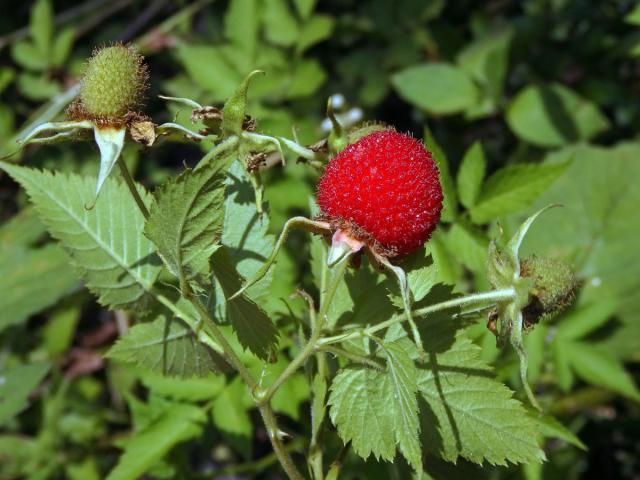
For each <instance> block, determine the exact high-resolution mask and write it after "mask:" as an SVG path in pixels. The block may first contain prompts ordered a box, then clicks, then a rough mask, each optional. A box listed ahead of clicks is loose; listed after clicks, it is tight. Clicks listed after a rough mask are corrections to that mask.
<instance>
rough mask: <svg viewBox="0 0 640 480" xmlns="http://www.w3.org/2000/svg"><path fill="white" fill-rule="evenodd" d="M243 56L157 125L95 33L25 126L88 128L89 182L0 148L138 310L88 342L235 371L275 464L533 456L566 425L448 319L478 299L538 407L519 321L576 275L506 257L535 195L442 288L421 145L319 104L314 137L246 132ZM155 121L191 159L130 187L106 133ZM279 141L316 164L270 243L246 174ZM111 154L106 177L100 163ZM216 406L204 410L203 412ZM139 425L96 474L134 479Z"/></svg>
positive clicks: (143, 465)
mask: <svg viewBox="0 0 640 480" xmlns="http://www.w3.org/2000/svg"><path fill="white" fill-rule="evenodd" d="M257 73H258V72H252V73H251V74H249V75H248V76H247V78H246V79H245V80H244V82H242V83H241V85H239V87H238V89H237V91H236V93H235V94H234V95H233V96H232V97H231V98H230V99H229V100H228V101H227V102H226V103H225V104H224V106H223V107H222V108H221V109H219V108H216V107H213V106H202V105H200V104H198V103H196V102H195V101H193V100H190V99H186V98H169V97H165V98H168V99H169V100H171V101H177V102H180V103H182V104H183V105H187V106H189V107H191V108H192V110H193V115H192V118H193V119H194V121H198V122H202V123H203V124H204V125H205V127H204V128H202V129H201V130H200V131H198V132H195V131H190V130H188V129H186V128H184V127H181V126H178V125H175V124H163V125H156V124H154V123H153V121H152V120H151V119H149V118H147V117H145V116H144V114H142V113H141V112H140V111H139V109H140V106H141V104H142V99H141V95H142V93H143V92H144V91H145V89H146V85H147V82H148V72H147V69H146V67H145V66H144V62H143V59H142V58H141V57H140V56H139V55H138V54H137V53H135V51H134V50H132V48H131V47H128V46H124V45H114V46H110V47H105V48H103V49H99V50H97V51H96V52H95V53H94V55H93V57H92V58H91V59H90V60H89V61H88V63H87V66H86V71H85V74H84V77H83V80H82V87H81V90H80V94H79V96H78V98H77V99H76V100H75V101H74V102H73V103H72V105H71V106H70V108H69V110H68V115H69V117H70V119H69V121H66V122H59V123H48V124H44V125H41V126H39V127H37V128H36V129H35V130H34V131H33V132H32V133H31V134H30V135H29V136H28V137H27V138H26V139H25V140H24V143H29V142H31V143H33V142H38V143H43V142H48V141H57V140H60V139H66V138H74V137H76V136H77V135H82V133H83V132H84V131H85V130H88V129H92V130H93V132H94V136H95V139H96V142H97V144H98V146H99V148H100V155H101V162H100V168H99V174H98V184H97V189H96V187H95V183H96V182H95V179H92V178H86V177H81V176H79V175H76V174H62V173H59V172H50V171H40V170H35V169H32V168H28V167H21V166H16V165H12V164H9V163H6V162H2V163H0V168H2V169H3V170H4V171H6V172H7V173H8V174H9V175H10V176H11V177H13V178H14V179H15V180H16V181H17V182H18V183H20V184H21V185H22V186H23V187H24V189H25V190H26V191H27V193H28V195H29V198H30V200H31V202H32V203H33V204H34V206H35V209H36V211H37V212H38V214H39V216H40V218H41V220H42V222H43V223H44V224H45V225H46V227H47V229H48V230H49V232H50V234H51V236H52V237H53V238H55V239H56V240H57V241H59V242H60V244H61V245H62V246H63V247H64V248H65V250H66V252H67V253H68V255H69V257H70V259H71V261H72V263H73V265H74V267H75V268H76V270H77V271H78V273H79V274H80V275H81V276H82V278H83V279H84V282H85V284H86V286H87V287H88V288H89V290H90V291H91V292H93V294H94V295H95V296H96V297H97V298H98V301H99V302H100V303H101V304H102V305H104V306H106V307H108V308H111V309H126V310H129V311H131V312H132V314H133V315H135V317H136V318H137V319H138V320H139V322H138V323H137V324H136V325H135V326H133V327H132V328H131V329H130V330H129V331H128V332H127V333H126V334H125V335H124V336H123V337H122V338H121V339H119V340H118V342H117V343H116V344H115V345H114V346H113V347H112V348H111V350H110V351H109V352H108V353H107V356H108V357H109V358H111V359H113V361H119V362H124V363H133V364H135V365H137V366H138V367H139V368H140V369H143V370H147V371H153V372H156V373H160V374H162V375H164V376H174V377H175V376H178V377H194V376H198V377H205V378H211V377H210V375H211V374H212V373H213V374H215V375H217V376H218V377H223V378H224V380H223V381H224V382H226V383H227V384H229V385H244V387H245V388H244V389H241V390H239V392H240V393H239V394H238V396H239V397H238V396H236V397H230V398H229V401H234V398H242V401H247V402H251V405H253V406H254V407H255V408H256V409H257V411H258V412H259V414H260V417H261V419H262V422H263V423H264V427H265V429H266V432H267V434H268V437H269V440H270V442H271V445H272V447H273V450H274V453H275V455H276V457H277V460H278V461H279V463H280V465H281V467H282V469H283V470H284V472H286V475H287V476H288V477H289V478H292V479H301V478H308V477H311V478H313V479H315V480H318V479H335V478H338V476H339V475H340V474H341V471H342V468H343V466H344V465H346V464H348V463H353V462H355V461H356V459H357V458H358V457H360V458H362V459H364V460H367V459H368V458H369V457H370V456H371V455H372V454H373V456H374V457H375V458H376V459H382V460H385V461H389V462H391V461H393V460H394V458H396V453H397V450H399V452H400V454H401V458H399V459H398V461H397V462H394V463H395V465H396V467H397V469H398V472H404V473H399V475H400V478H406V477H408V476H409V475H410V473H409V472H410V471H411V472H413V473H412V474H413V475H414V476H415V478H422V476H423V473H424V472H429V471H430V469H431V468H432V465H435V464H436V463H437V462H439V461H440V460H438V458H440V459H443V460H446V461H449V462H454V463H455V462H456V461H457V460H458V459H459V458H463V459H466V460H468V461H470V462H475V463H478V464H482V463H483V462H487V463H489V464H495V465H506V464H507V463H509V462H511V463H523V464H528V463H535V462H540V461H543V460H544V458H545V455H544V452H543V450H542V449H541V439H542V437H543V436H560V437H562V438H574V437H573V436H572V434H571V432H569V431H567V430H565V429H564V428H563V427H562V426H561V425H560V424H559V423H558V422H555V421H554V420H553V419H552V418H551V417H549V416H548V415H545V414H543V413H541V412H539V411H534V410H533V409H529V408H527V407H525V406H524V405H523V404H522V403H521V402H520V401H518V400H517V399H515V398H513V392H512V391H511V390H510V389H509V388H508V387H507V386H506V385H504V384H503V383H501V382H499V381H498V380H496V379H495V378H494V375H493V373H492V369H491V367H490V366H489V365H488V364H487V363H486V362H485V361H484V360H482V358H481V356H480V353H481V352H480V348H479V347H478V346H476V345H475V344H474V343H473V342H472V341H471V340H470V339H469V338H468V337H467V336H466V333H465V331H466V327H468V326H469V325H470V324H473V323H476V322H477V321H478V319H486V318H487V316H488V319H489V327H490V329H491V330H492V331H493V332H494V333H496V335H497V336H498V342H499V344H504V343H506V342H509V343H510V344H511V345H513V347H514V348H515V350H516V352H517V354H518V356H519V358H520V364H521V373H522V375H521V378H522V381H523V383H524V390H525V392H526V394H527V396H528V398H529V401H530V402H531V403H532V404H533V405H535V406H537V403H536V400H535V398H534V396H533V393H532V392H531V391H530V389H529V387H528V386H527V383H526V368H527V361H526V351H525V349H524V347H523V343H522V336H523V333H525V332H526V331H527V330H528V329H531V328H533V327H534V326H535V324H536V323H537V322H539V321H544V320H545V319H546V318H548V317H549V316H550V315H552V314H554V313H555V312H556V311H558V310H559V309H561V308H562V307H564V306H566V305H567V304H568V303H569V302H570V301H571V299H572V297H573V294H574V290H575V288H576V281H575V280H574V278H573V274H572V272H571V270H570V268H569V267H568V266H566V265H564V264H563V263H560V262H559V261H557V260H549V259H545V258H543V257H531V258H524V259H521V258H520V257H519V249H520V245H521V243H522V240H523V238H524V236H525V234H526V233H527V230H528V229H529V228H530V227H531V225H532V223H533V221H534V220H535V218H536V217H537V216H538V215H539V214H540V213H541V211H540V212H537V213H535V214H534V215H532V216H531V217H530V218H529V219H528V220H526V221H525V222H524V223H523V224H522V226H520V228H519V229H518V230H517V231H516V233H515V235H514V236H513V238H511V239H510V240H509V241H508V242H507V243H506V244H505V245H504V246H502V247H500V246H498V244H497V243H496V242H492V243H491V245H490V248H489V255H488V258H489V260H488V263H487V271H486V277H487V279H488V281H489V283H490V284H491V285H492V287H493V288H492V289H490V290H487V291H483V292H477V293H468V294H462V293H459V292H451V291H450V290H448V289H447V288H445V287H443V286H441V285H437V278H438V277H437V265H436V264H434V263H433V262H432V261H431V258H430V256H429V255H427V253H426V250H425V247H424V245H425V243H427V244H428V241H429V238H430V236H431V234H432V233H433V231H434V229H436V228H437V224H438V221H439V219H440V215H441V210H442V206H443V200H446V198H443V188H442V186H441V182H440V174H439V171H438V167H437V165H436V163H435V162H434V160H433V159H432V155H431V153H430V152H429V150H428V148H427V147H428V145H427V147H425V146H424V145H423V144H422V143H421V142H419V141H418V140H416V139H414V138H412V137H411V136H409V135H405V134H402V133H399V132H397V131H395V130H394V129H393V128H390V127H387V126H384V125H377V124H373V125H364V126H361V127H356V128H354V129H350V130H346V129H344V128H342V127H341V126H340V125H339V123H338V122H337V121H336V120H335V117H333V114H332V112H331V108H329V115H330V117H331V118H332V120H333V122H334V128H333V131H332V132H331V134H330V135H329V137H328V139H327V141H326V142H320V143H318V144H315V146H314V147H313V148H311V147H305V146H302V145H299V144H298V142H297V141H295V140H289V139H286V138H282V137H273V136H269V135H265V134H261V133H258V131H257V124H256V122H255V121H254V119H252V118H251V117H249V116H248V115H247V93H248V89H249V84H250V82H251V81H252V79H253V78H254V77H255V75H256V74H257ZM211 81H212V82H215V78H212V79H211ZM170 131H172V132H178V133H181V134H184V135H185V136H186V137H187V138H188V139H191V140H194V141H201V140H206V141H207V142H210V143H211V144H212V145H213V146H212V147H211V148H210V149H209V150H208V151H207V152H206V153H205V155H204V156H203V157H202V159H201V160H200V161H199V162H198V163H197V165H196V166H195V167H193V168H185V169H184V171H183V172H181V173H180V174H179V175H178V176H177V177H175V178H170V179H168V180H167V181H166V182H165V183H164V184H162V185H160V186H158V187H157V188H156V189H155V190H154V191H153V192H151V193H149V192H147V191H146V190H145V188H144V187H143V186H141V185H140V184H138V183H137V182H135V180H134V179H133V178H132V176H131V175H130V173H129V171H128V170H127V166H126V164H125V163H124V161H122V159H121V157H120V152H121V150H122V146H123V144H124V142H125V140H126V139H127V138H129V137H130V138H132V139H133V140H135V141H138V142H141V143H144V144H145V145H147V146H152V145H155V143H156V142H155V140H156V138H160V137H162V136H164V135H166V134H167V133H168V132H170ZM43 132H56V133H54V134H53V135H51V136H49V137H44V138H43V137H40V136H39V135H40V134H41V133H43ZM285 151H290V152H292V153H293V154H294V155H295V156H297V157H299V158H300V159H301V160H302V161H303V162H306V163H307V164H308V165H309V168H311V169H320V170H322V174H321V175H322V176H321V177H320V179H319V182H318V192H317V193H318V195H317V206H316V205H315V204H313V202H312V206H311V209H312V213H311V215H310V216H309V217H302V216H299V217H293V218H291V219H289V220H288V221H287V222H286V224H285V226H284V229H283V231H282V233H281V235H280V237H279V238H278V240H277V241H276V242H273V239H272V237H271V235H270V234H269V233H268V222H269V211H268V208H266V206H265V205H264V201H263V191H264V189H265V185H264V182H263V181H262V174H263V173H264V170H265V168H267V165H265V164H264V163H265V158H266V157H267V155H278V156H279V158H280V159H281V163H282V165H284V164H285V161H284V160H285V153H284V152H285ZM115 163H118V164H119V166H120V172H121V177H122V179H119V178H115V176H114V175H110V172H111V170H112V168H113V166H114V165H115ZM278 164H279V163H271V165H272V166H273V165H278ZM285 172H286V167H285ZM266 188H267V189H268V185H267V186H266ZM98 193H100V195H99V196H98V195H97V194H98ZM293 228H302V229H304V230H307V231H310V232H312V233H313V235H312V239H311V252H312V255H311V257H312V258H311V270H312V275H313V278H314V282H315V289H316V291H309V292H307V291H304V290H302V289H300V290H298V291H297V292H290V293H291V294H295V295H296V297H297V298H300V299H302V300H303V301H304V303H305V305H306V309H305V310H304V313H303V314H302V315H295V314H293V313H292V314H291V315H289V316H283V315H276V314H273V313H272V312H273V309H271V308H269V307H267V306H266V301H265V298H266V297H268V296H269V285H270V280H271V279H272V276H273V273H272V266H273V264H274V263H275V262H276V260H277V259H278V252H279V251H280V249H281V247H282V246H283V244H284V243H285V241H286V238H287V234H288V232H289V231H290V230H291V229H293ZM256 252H259V253H258V254H256ZM255 257H257V261H256V258H255ZM247 260H251V262H250V263H248V262H247ZM293 382H295V383H297V384H300V383H301V384H303V385H304V388H305V389H306V390H307V391H308V392H309V393H310V398H311V400H310V402H309V404H308V405H307V407H308V408H307V413H305V414H304V415H303V416H302V418H301V420H300V422H301V424H302V426H301V427H300V428H299V429H298V431H296V432H292V431H290V428H289V427H290V425H289V424H287V426H286V427H285V426H283V422H282V418H280V416H279V415H278V414H277V413H280V414H282V412H283V409H282V402H283V399H284V400H287V395H289V394H290V392H291V390H287V389H288V388H289V386H290V385H291V383H293ZM217 405H218V403H217V400H216V402H207V403H206V404H205V406H204V407H203V408H204V409H205V410H211V411H212V415H213V416H214V417H215V416H216V411H215V409H216V408H218V407H217ZM538 408H539V409H540V410H542V411H543V410H544V408H541V407H538ZM185 412H186V413H185ZM289 412H290V410H289ZM167 415H169V416H171V415H172V411H171V410H169V411H168V412H167ZM173 415H176V416H177V417H175V418H181V419H182V420H181V422H182V421H183V423H179V422H178V421H177V420H176V421H175V422H176V423H166V424H163V427H162V428H166V429H173V428H174V427H175V428H178V427H179V428H184V437H181V438H184V439H188V438H192V436H193V435H192V434H191V433H188V432H191V431H192V429H193V428H195V429H196V431H199V430H198V428H196V426H198V425H201V424H203V423H205V422H206V419H205V418H203V417H202V415H201V410H197V411H195V412H194V411H193V410H189V409H188V408H187V407H185V406H184V405H182V406H181V407H180V408H179V412H178V411H176V412H174V413H173ZM149 421H151V420H149ZM162 428H160V427H158V431H159V432H160V434H161V432H162V431H164V430H162ZM152 441H154V440H152ZM140 442H141V441H138V442H136V441H135V440H131V441H130V442H129V443H126V444H125V447H124V448H125V453H124V454H123V455H122V457H121V458H120V461H119V462H118V464H117V465H116V466H115V467H114V469H113V470H112V472H111V474H110V477H109V478H137V477H138V476H140V475H142V474H143V473H145V471H147V470H148V469H149V468H150V467H151V466H153V464H154V462H158V461H159V460H160V459H161V458H162V455H163V454H166V453H168V451H169V449H170V445H169V446H167V448H166V449H164V450H162V449H160V450H159V452H160V456H159V457H153V458H138V457H137V455H138V452H139V450H137V449H139V448H141V447H140ZM134 459H135V460H134Z"/></svg>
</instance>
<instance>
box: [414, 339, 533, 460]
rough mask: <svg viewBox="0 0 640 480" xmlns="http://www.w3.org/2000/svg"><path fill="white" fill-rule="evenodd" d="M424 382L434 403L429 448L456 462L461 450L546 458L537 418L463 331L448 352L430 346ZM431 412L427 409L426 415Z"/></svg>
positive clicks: (478, 455)
mask: <svg viewBox="0 0 640 480" xmlns="http://www.w3.org/2000/svg"><path fill="white" fill-rule="evenodd" d="M427 351H428V353H429V357H428V362H427V364H426V365H425V367H424V368H421V370H420V375H419V380H418V388H419V392H420V394H421V395H422V398H423V399H424V400H425V401H426V403H427V405H428V407H427V412H426V418H427V419H429V418H430V419H431V420H430V421H429V422H430V423H431V426H430V427H429V428H427V426H425V425H424V423H423V432H424V441H423V445H424V447H425V449H426V450H428V451H430V452H432V453H434V454H438V455H441V456H442V457H443V458H444V459H445V460H448V461H452V462H455V461H456V459H457V458H458V457H459V456H461V457H464V458H466V459H467V460H469V461H472V462H475V463H482V462H483V461H484V460H486V461H487V462H489V463H492V464H496V465H506V464H507V462H512V463H529V462H534V461H541V460H543V459H544V454H543V453H542V451H541V450H540V447H539V446H538V444H537V442H536V435H537V430H536V427H535V422H534V421H533V419H532V418H530V417H529V416H528V415H527V413H526V411H525V409H524V407H523V406H522V404H521V403H520V402H518V401H516V400H514V399H513V398H511V397H512V395H513V392H511V390H509V389H508V388H507V387H505V386H504V385H503V384H501V383H499V382H497V381H496V380H494V379H493V378H492V377H493V375H492V374H491V372H490V370H489V369H488V368H487V366H486V365H485V364H484V363H483V362H482V361H481V360H480V358H479V349H478V347H476V346H475V345H473V344H472V343H471V342H470V341H469V340H467V339H464V338H461V337H458V338H457V339H456V340H455V343H454V344H453V345H452V346H451V347H450V348H449V349H448V350H447V351H445V352H442V353H436V352H433V351H431V352H430V351H429V349H427ZM424 415H425V414H423V418H425V417H424Z"/></svg>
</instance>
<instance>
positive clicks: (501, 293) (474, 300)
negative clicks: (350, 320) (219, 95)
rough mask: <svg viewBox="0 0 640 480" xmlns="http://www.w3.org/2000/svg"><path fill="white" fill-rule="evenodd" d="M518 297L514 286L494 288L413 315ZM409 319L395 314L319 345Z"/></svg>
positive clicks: (328, 338) (374, 331)
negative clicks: (385, 319) (501, 288)
mask: <svg viewBox="0 0 640 480" xmlns="http://www.w3.org/2000/svg"><path fill="white" fill-rule="evenodd" d="M515 297H516V291H515V290H514V289H513V288H505V289H503V290H493V291H490V292H482V293H474V294H471V295H467V296H465V297H458V298H453V299H451V300H447V301H445V302H440V303H436V304H434V305H429V306H428V307H423V308H419V309H417V310H414V311H413V312H412V316H414V317H416V318H419V317H424V316H425V315H429V314H431V313H435V312H439V311H440V310H447V309H449V308H455V307H465V306H477V307H479V308H488V307H490V306H492V305H494V304H496V303H502V302H508V301H510V300H513V299H514V298H515ZM406 320H407V317H406V315H394V316H393V317H392V318H390V319H389V320H387V321H385V322H382V323H378V324H377V325H372V326H371V327H368V328H365V329H362V330H354V331H352V332H348V333H343V334H341V335H335V336H333V337H325V338H322V339H320V340H319V341H318V346H323V345H330V344H332V343H338V342H344V341H346V340H351V339H354V338H361V337H366V336H369V335H371V334H374V333H376V332H378V331H380V330H384V329H385V328H389V327H390V326H391V325H395V324H396V323H402V322H404V321H406Z"/></svg>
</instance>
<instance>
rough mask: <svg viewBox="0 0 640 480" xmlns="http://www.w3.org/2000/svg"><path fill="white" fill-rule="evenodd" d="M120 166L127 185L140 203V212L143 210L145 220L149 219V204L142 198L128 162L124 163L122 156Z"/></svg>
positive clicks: (119, 161)
mask: <svg viewBox="0 0 640 480" xmlns="http://www.w3.org/2000/svg"><path fill="white" fill-rule="evenodd" d="M118 167H120V173H121V174H122V178H124V181H125V183H126V184H127V187H129V191H130V192H131V196H132V197H133V199H134V200H135V201H136V203H137V204H138V208H139V209H140V212H142V215H143V216H144V218H145V220H147V219H148V218H149V210H148V209H147V206H146V205H145V203H144V200H142V197H141V196H140V192H138V189H137V188H136V184H135V182H134V181H133V178H132V177H131V174H130V173H129V169H128V168H127V164H126V163H124V160H123V159H122V157H120V158H118Z"/></svg>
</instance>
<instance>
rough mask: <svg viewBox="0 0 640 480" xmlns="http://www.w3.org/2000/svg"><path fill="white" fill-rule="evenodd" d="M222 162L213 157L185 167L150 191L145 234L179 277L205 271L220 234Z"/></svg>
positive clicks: (172, 271) (190, 277)
mask: <svg viewBox="0 0 640 480" xmlns="http://www.w3.org/2000/svg"><path fill="white" fill-rule="evenodd" d="M225 163H226V162H222V161H220V160H219V159H215V161H212V162H208V163H207V164H205V165H203V166H201V167H200V168H197V169H196V170H191V169H187V170H185V171H184V172H183V173H182V174H180V175H179V176H178V177H177V178H175V179H169V180H168V181H167V182H166V183H165V184H163V185H162V186H161V187H160V188H158V189H157V190H156V192H155V194H154V196H155V203H154V204H153V206H152V208H151V211H150V215H149V218H148V220H147V223H146V225H145V235H146V236H147V237H148V238H149V239H150V240H151V241H152V242H153V243H155V244H156V246H157V247H158V254H159V255H160V256H161V257H162V259H163V260H164V262H165V264H166V265H167V268H168V269H169V271H170V272H171V273H172V274H173V275H175V276H176V277H178V278H179V279H183V278H184V279H185V280H187V281H188V280H192V279H194V278H196V277H197V276H200V275H206V274H208V273H209V258H210V257H211V255H212V254H213V252H214V251H215V250H216V249H217V248H218V246H219V245H218V242H219V240H220V237H221V235H222V223H223V220H224V181H225Z"/></svg>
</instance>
